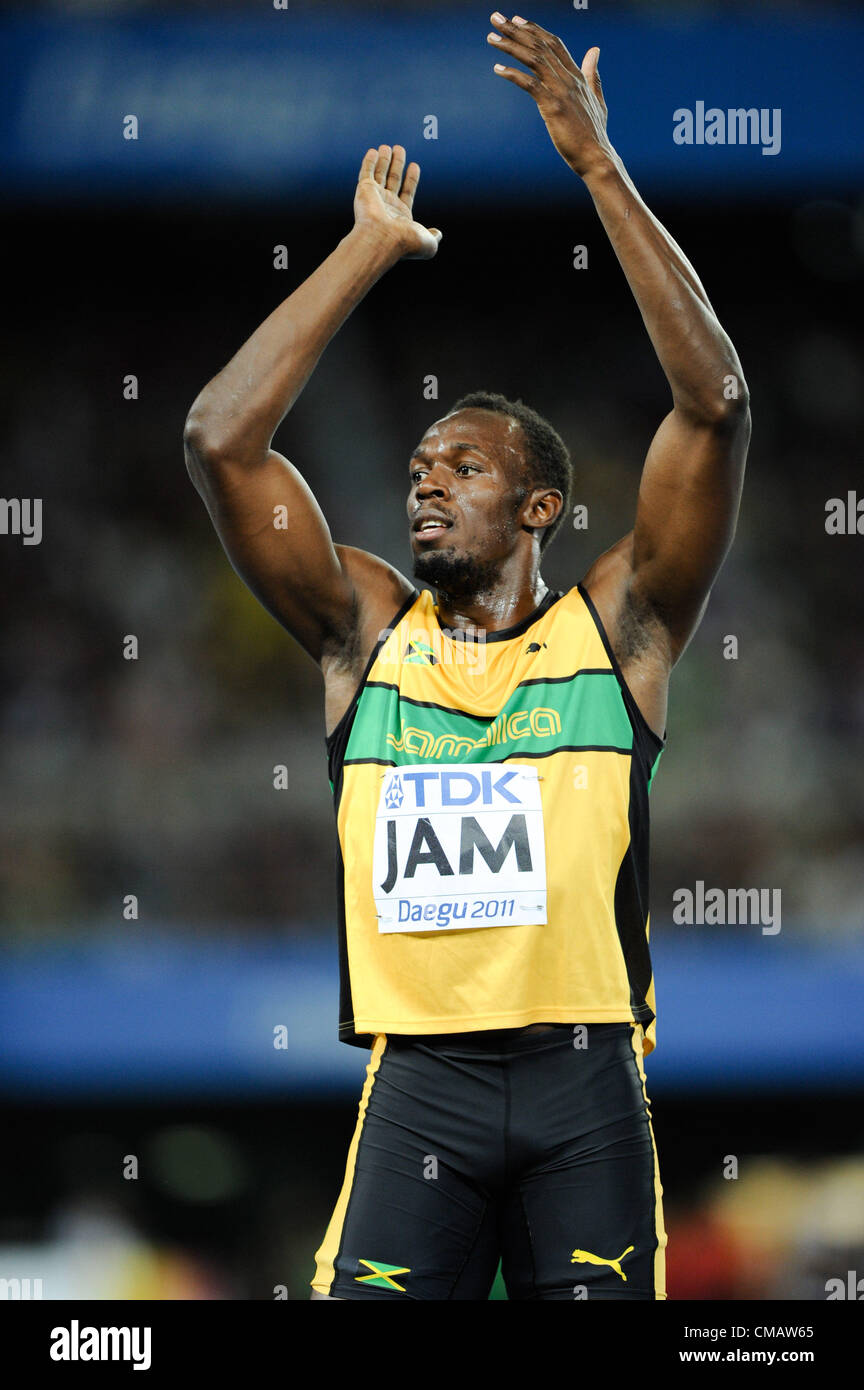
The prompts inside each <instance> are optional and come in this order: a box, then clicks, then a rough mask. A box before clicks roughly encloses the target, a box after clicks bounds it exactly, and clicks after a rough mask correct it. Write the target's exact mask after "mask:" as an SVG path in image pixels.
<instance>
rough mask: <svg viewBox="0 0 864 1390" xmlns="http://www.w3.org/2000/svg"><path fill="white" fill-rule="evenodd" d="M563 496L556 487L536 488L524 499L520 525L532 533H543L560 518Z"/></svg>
mask: <svg viewBox="0 0 864 1390" xmlns="http://www.w3.org/2000/svg"><path fill="white" fill-rule="evenodd" d="M563 506H564V494H563V493H562V492H559V490H558V488H557V487H543V488H541V487H536V488H532V490H531V492H529V493H528V496H527V497H526V498H525V501H524V503H523V506H522V524H523V525H524V526H527V527H528V528H529V530H532V531H545V530H546V527H547V526H551V525H552V523H553V522H554V521H555V520H556V519H557V518H558V517H559V516H560V514H561V508H562V507H563Z"/></svg>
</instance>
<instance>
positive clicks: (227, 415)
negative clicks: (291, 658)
mask: <svg viewBox="0 0 864 1390" xmlns="http://www.w3.org/2000/svg"><path fill="white" fill-rule="evenodd" d="M492 22H493V24H494V26H495V31H494V32H493V33H492V34H490V35H489V42H490V43H494V44H495V46H496V47H497V49H498V50H499V53H500V55H501V56H502V58H503V57H504V56H505V55H507V57H509V58H510V59H512V60H515V61H516V62H518V63H520V64H522V67H518V68H516V67H510V66H508V65H506V64H501V65H498V64H496V65H495V70H496V71H497V72H499V73H500V75H501V76H502V77H504V78H505V79H506V80H507V81H509V82H512V83H514V84H515V85H516V86H517V87H522V88H523V89H524V90H525V91H527V92H529V93H530V94H531V96H532V97H533V98H534V100H535V101H536V103H537V106H538V108H539V111H540V114H541V116H542V117H543V119H544V121H545V123H546V127H547V130H548V132H549V135H550V136H551V138H552V140H553V142H554V144H555V147H556V149H557V150H558V152H559V153H560V154H561V156H562V158H563V159H564V160H565V161H566V163H567V164H568V165H569V166H570V168H571V169H572V170H573V171H574V173H575V174H578V175H579V177H580V178H581V179H582V180H583V182H584V184H585V186H586V187H587V189H588V191H589V193H590V195H591V197H592V199H593V201H594V205H595V207H596V209H597V213H598V215H599V217H600V220H601V222H602V224H603V226H604V228H605V230H606V233H607V234H608V236H609V239H610V241H611V243H612V246H613V247H614V249H615V252H616V255H617V257H618V259H619V261H620V263H621V266H622V268H623V270H624V273H625V275H626V277H627V280H628V282H629V284H630V287H631V289H632V291H633V294H634V296H635V298H636V302H637V304H638V306H639V309H640V311H641V314H642V317H643V319H644V322H645V326H646V328H647V330H648V333H649V336H650V338H651V341H652V343H653V345H654V349H655V351H656V353H657V356H658V358H659V361H660V364H661V366H662V368H663V371H664V373H665V375H666V377H667V380H668V382H669V386H670V389H671V392H672V409H671V410H670V412H669V414H668V415H667V416H666V418H665V419H664V420H663V421H662V423H661V425H660V427H659V429H658V431H657V433H656V435H655V437H654V439H653V441H652V442H651V446H650V448H649V450H648V455H647V458H646V461H645V467H644V471H643V474H642V479H641V483H640V487H639V496H638V502H637V507H636V517H635V523H634V527H633V530H632V531H631V532H630V534H629V535H627V536H624V537H623V539H622V540H620V541H619V542H618V544H617V545H615V546H613V547H612V549H611V550H609V551H607V552H606V553H605V554H604V555H601V556H600V558H599V559H597V560H596V561H595V562H594V564H593V565H592V566H591V568H590V569H589V570H588V572H587V573H586V574H585V575H584V578H583V579H582V581H581V583H579V584H577V585H575V586H574V587H573V588H571V589H570V590H569V591H568V592H565V593H559V592H554V591H551V590H550V589H549V588H547V586H546V585H545V584H544V582H543V579H542V578H541V575H540V561H541V556H542V553H543V551H544V549H545V547H546V546H547V545H548V543H549V541H550V540H551V538H552V536H553V535H554V533H555V531H556V529H557V527H558V525H559V524H560V522H561V520H562V517H563V516H564V515H565V512H566V510H567V501H568V489H569V460H568V455H567V450H566V448H565V446H564V445H563V443H562V441H561V439H560V438H559V436H558V435H557V434H556V433H555V431H554V430H553V429H552V428H551V426H550V425H548V424H547V422H546V421H544V420H543V419H541V417H540V416H538V415H536V414H535V412H534V411H532V410H531V409H530V408H528V407H527V406H525V405H524V404H523V403H522V402H510V401H507V400H505V399H504V398H503V397H501V396H499V395H497V394H494V393H485V392H480V393H474V394H472V395H469V396H468V397H465V398H463V399H462V400H461V401H460V402H457V404H456V406H455V407H453V408H452V409H451V410H450V411H449V413H448V414H446V415H445V416H443V417H442V418H441V419H439V420H437V421H435V422H434V423H433V424H432V425H430V427H429V428H428V429H427V431H426V433H425V434H424V436H423V438H422V439H421V440H420V442H419V444H418V447H417V448H416V449H415V451H414V453H413V455H412V456H411V460H410V465H409V467H410V478H409V482H410V487H409V491H408V520H409V526H410V537H411V552H412V558H413V564H414V575H415V577H416V578H417V579H419V580H421V581H423V582H424V583H425V584H427V585H429V586H431V591H430V588H424V589H418V588H417V587H415V585H414V584H413V583H412V582H411V581H410V580H408V579H406V578H405V577H404V576H403V575H402V574H400V573H399V572H398V571H397V570H395V569H393V568H392V567H391V566H390V565H388V564H385V563H384V561H383V560H380V559H378V558H377V557H376V556H374V555H371V554H368V553H367V552H366V551H362V550H357V549H355V548H354V547H352V546H348V545H337V544H334V542H333V541H332V540H331V537H330V533H329V531H328V528H327V524H326V522H325V520H324V517H323V516H322V514H321V512H320V510H319V508H318V506H317V504H316V502H315V499H314V497H313V495H312V493H311V491H310V489H309V487H308V486H307V484H306V482H305V481H304V479H303V478H302V477H301V475H300V474H299V473H298V472H297V470H296V469H295V468H294V467H293V466H292V464H291V463H289V462H288V460H287V459H285V458H283V457H282V456H281V455H280V454H278V453H276V452H275V451H274V450H273V449H272V448H271V440H272V438H273V435H274V433H275V431H276V428H277V426H278V425H279V423H280V421H281V420H282V419H283V417H284V416H285V414H286V413H287V412H288V411H289V410H290V409H291V406H292V405H293V404H294V401H295V400H296V399H297V397H298V395H299V394H300V392H301V391H302V389H303V387H304V385H305V383H306V381H307V380H308V379H309V376H310V375H311V373H312V371H313V369H314V367H315V365H316V363H317V361H318V358H319V357H320V355H321V353H322V351H323V350H324V348H325V347H326V345H327V343H328V342H329V341H330V339H331V338H332V337H333V335H334V334H335V333H336V331H337V330H338V328H339V327H340V325H341V324H342V323H343V322H344V321H345V319H346V318H347V317H348V315H349V314H350V313H351V311H352V310H353V309H354V308H355V306H356V305H357V304H358V303H359V302H360V300H361V299H362V298H363V296H364V295H365V294H366V293H367V291H368V290H369V289H370V288H371V287H372V285H374V284H375V282H376V281H377V280H378V279H379V277H380V276H381V275H383V274H384V272H385V271H387V270H388V269H389V268H390V267H391V266H393V265H395V264H396V262H397V261H399V260H400V259H402V258H403V257H412V258H420V259H423V258H425V259H428V258H430V257H432V256H434V255H435V253H436V251H437V249H438V244H439V240H440V237H441V233H440V232H439V231H437V230H436V229H434V228H433V229H429V228H427V227H425V226H423V225H422V224H421V223H419V222H417V221H415V220H414V217H413V213H412V207H413V202H414V195H415V192H416V189H417V183H418V179H419V175H420V170H419V167H418V165H417V164H416V163H410V164H408V166H407V168H406V167H405V158H406V151H405V150H404V149H403V147H402V146H401V145H395V146H393V147H392V148H391V147H390V146H387V145H381V146H379V147H378V149H377V150H375V149H370V150H368V151H367V153H366V155H365V157H364V159H363V162H362V165H361V169H360V178H359V182H358V184H357V190H356V195H355V200H354V215H355V221H354V226H353V229H352V230H351V231H350V232H349V233H348V235H347V236H345V237H344V238H343V240H342V241H340V242H339V244H338V246H337V247H336V249H335V250H334V251H333V252H332V253H331V254H330V255H329V256H328V257H327V259H326V260H325V261H324V262H323V264H322V265H321V266H320V267H319V268H318V269H317V270H316V271H315V272H314V274H312V275H311V276H310V277H309V278H308V279H307V280H306V281H305V283H303V284H302V285H300V287H299V288H298V289H296V290H295V291H294V293H293V294H292V295H291V296H290V297H289V298H288V299H287V300H285V302H284V303H283V304H281V305H280V306H279V307H278V308H277V309H276V310H275V311H274V312H273V313H272V314H271V315H270V317H269V318H268V319H266V320H265V322H264V323H263V324H262V325H261V327H260V328H259V329H258V330H257V331H256V332H255V333H254V334H253V335H252V337H251V338H250V339H249V341H248V342H247V343H246V344H245V345H244V346H243V347H242V348H241V349H240V351H239V352H238V353H237V355H236V356H235V357H234V358H233V359H232V361H231V362H229V364H228V365H227V366H226V367H225V368H224V370H223V371H222V372H221V373H220V374H219V375H218V376H217V377H215V378H214V379H213V381H211V382H210V383H209V385H208V386H206V387H205V389H204V390H203V391H202V392H201V394H200V395H199V397H198V399H197V400H196V401H195V404H194V405H193V407H192V410H191V412H190V415H189V419H188V422H187V429H186V434H185V445H186V457H187V462H188V467H189V471H190V474H191V476H192V478H193V480H194V482H195V485H196V487H197V488H198V490H199V491H200V493H201V495H202V496H203V498H204V500H205V502H206V504H207V507H208V509H209V511H210V515H211V516H212V518H213V521H214V524H215V526H216V529H217V531H218V533H219V535H220V537H221V539H222V542H223V544H224V546H225V549H226V551H227V552H228V555H229V556H230V559H231V561H232V563H233V564H234V566H235V568H236V569H237V571H238V572H239V573H240V574H241V575H242V577H243V578H244V579H245V581H246V582H247V584H248V585H249V587H250V588H251V589H252V590H253V592H254V593H255V594H256V595H257V596H258V598H259V599H260V600H261V602H262V603H263V604H264V605H265V607H266V608H267V609H268V610H269V611H270V612H271V613H272V614H273V615H274V617H276V618H277V619H278V621H279V622H280V623H282V624H283V625H284V626H285V627H286V628H287V629H288V631H289V632H290V633H292V634H293V635H294V637H295V638H296V639H297V640H298V641H299V642H300V643H301V644H302V645H303V646H304V647H305V649H306V650H307V651H308V652H309V653H310V654H311V655H312V657H313V658H314V659H315V660H316V661H317V662H318V663H319V665H320V667H321V671H322V674H323V677H324V693H325V704H326V726H327V751H328V755H329V768H330V778H331V781H332V784H333V792H334V797H335V803H336V818H337V829H338V841H339V871H340V885H339V907H340V971H341V1003H340V1021H339V1034H340V1037H341V1038H342V1039H343V1040H344V1041H346V1042H349V1043H354V1044H357V1045H361V1046H366V1047H371V1059H370V1062H369V1065H368V1067H367V1079H366V1083H365V1086H364V1089H363V1094H362V1098H361V1101H360V1110H359V1117H358V1122H357V1128H356V1130H355V1133H354V1138H353V1140H352V1143H351V1147H350V1151H349V1155H348V1163H347V1168H346V1173H345V1181H344V1184H343V1187H342V1191H341V1195H340V1196H339V1198H338V1201H337V1203H336V1206H335V1209H334V1211H333V1215H332V1218H331V1220H330V1224H329V1227H328V1229H327V1232H326V1235H325V1237H324V1240H323V1243H322V1245H321V1248H320V1249H319V1251H318V1253H317V1257H316V1270H315V1274H314V1277H313V1279H312V1290H313V1292H312V1298H318V1299H325V1298H326V1299H331V1300H340V1299H358V1300H362V1299H385V1300H386V1299H390V1300H394V1299H396V1300H404V1299H405V1298H408V1299H419V1300H424V1299H431V1300H436V1299H457V1300H476V1299H486V1298H487V1297H488V1295H489V1290H490V1287H491V1285H492V1282H493V1279H494V1276H495V1272H496V1269H497V1266H498V1261H499V1259H500V1260H501V1262H502V1269H503V1275H504V1279H505V1282H506V1285H507V1290H508V1295H509V1297H510V1298H511V1299H544V1300H563V1299H574V1298H587V1299H628V1298H630V1299H662V1298H665V1296H666V1292H665V1275H664V1270H665V1245H666V1235H665V1232H664V1228H663V1215H662V1202H661V1193H662V1188H661V1186H660V1178H659V1172H658V1166H657V1157H656V1150H655V1147H654V1140H653V1134H652V1129H651V1117H650V1110H649V1107H648V1099H647V1095H646V1092H645V1075H644V1070H643V1066H642V1058H643V1055H644V1054H647V1053H648V1052H649V1051H650V1050H651V1049H652V1047H653V1046H654V988H653V979H652V971H651V963H650V958H649V951H648V929H649V920H648V790H649V787H650V783H651V779H652V777H653V774H654V770H655V768H656V765H657V760H658V758H659V756H660V753H661V750H662V748H663V746H664V740H665V729H666V696H667V687H668V681H669V674H670V672H671V670H672V667H673V666H674V665H675V662H676V661H677V660H678V657H679V656H680V655H681V653H682V652H683V650H684V648H685V646H686V645H687V643H688V641H689V640H690V638H691V637H692V635H693V633H694V632H695V630H696V628H697V626H698V624H699V621H700V619H701V616H702V614H703V612H704V609H705V605H706V602H707V599H708V595H709V592H710V589H711V586H712V584H713V582H714V579H715V577H716V575H717V573H718V570H719V568H720V565H721V564H722V562H723V559H724V557H725V555H726V552H727V551H728V549H729V546H730V544H731V542H732V537H733V535H734V531H735V524H736V517H737V511H738V502H739V496H740V490H741V483H742V477H743V471H744V462H745V457H746V453H747V446H748V441H749V434H750V419H749V409H748V402H747V390H746V386H745V383H744V378H743V374H742V371H741V366H740V364H739V361H738V357H737V355H736V353H735V350H734V348H733V347H732V344H731V343H730V341H729V339H728V337H727V336H726V334H725V333H724V331H723V329H722V328H721V326H720V324H719V323H718V321H717V317H716V315H715V313H714V310H713V309H712V307H711V305H710V303H709V301H708V298H707V296H706V294H705V291H704V290H703V288H702V285H701V284H700V282H699V280H698V278H697V276H696V273H695V271H694V270H693V268H692V266H691V265H690V264H689V262H688V261H687V260H686V259H685V257H684V255H683V253H682V252H681V250H680V249H679V247H678V246H677V245H676V243H675V242H674V241H673V240H672V238H671V237H670V236H669V235H668V233H667V232H666V231H665V230H664V228H663V227H662V226H661V225H660V223H659V222H658V221H657V219H656V218H655V217H654V216H653V215H652V213H651V212H649V210H648V208H647V207H646V206H645V204H644V203H643V202H642V200H641V198H640V197H639V194H638V193H637V192H636V190H635V188H634V187H633V184H632V182H631V181H630V179H629V177H628V175H627V173H626V171H625V169H624V166H623V164H622V162H621V160H620V158H619V156H618V155H617V153H616V151H615V150H614V149H613V147H612V145H611V144H610V142H609V139H608V137H607V134H606V104H605V101H604V99H603V93H602V90H601V85H600V79H599V77H598V75H597V60H598V57H599V50H598V49H596V48H592V49H590V50H589V52H588V53H587V54H586V56H585V59H584V61H583V63H582V67H581V68H579V67H577V65H576V63H575V62H574V61H573V59H572V58H571V56H570V54H569V53H568V51H567V49H566V48H565V47H564V45H563V43H562V42H561V40H560V39H558V38H556V37H555V36H554V35H553V34H550V33H547V32H546V30H544V29H541V28H540V27H539V26H538V25H536V24H533V23H531V22H529V21H526V20H524V19H522V18H521V17H519V16H518V15H514V16H513V18H512V19H511V20H506V19H505V18H504V17H503V16H501V15H498V14H493V16H492ZM523 68H525V69H527V71H523ZM520 278H530V267H526V268H525V270H524V271H523V273H522V275H521V276H520ZM412 442H413V441H412ZM277 517H278V518H279V521H278V523H277V524H274V519H275V518H277ZM433 592H434V597H433Z"/></svg>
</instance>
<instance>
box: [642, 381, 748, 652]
mask: <svg viewBox="0 0 864 1390" xmlns="http://www.w3.org/2000/svg"><path fill="white" fill-rule="evenodd" d="M749 439H750V415H749V410H748V409H747V407H746V405H744V406H743V407H742V408H740V409H739V408H732V409H730V410H729V412H728V413H727V414H726V415H725V416H724V418H723V419H722V420H718V421H714V422H711V423H707V422H702V423H696V422H694V421H693V420H691V419H689V418H688V417H686V416H683V415H681V414H680V413H678V412H676V411H674V410H673V411H672V412H670V414H669V415H667V416H666V419H665V420H664V421H663V423H662V424H661V426H660V428H659V430H658V431H657V433H656V435H655V436H654V439H653V441H652V443H651V447H650V449H649V451H648V456H647V458H646V460H645V467H644V470H643V473H642V479H641V482H640V485H639V500H638V504H637V508H636V521H635V525H634V528H633V541H632V558H631V565H632V577H631V588H632V593H633V596H634V600H636V601H637V602H638V603H640V604H644V605H646V606H647V607H650V609H651V610H653V612H654V613H655V614H656V615H657V616H658V618H659V619H660V620H661V621H662V622H663V624H664V626H665V627H666V628H667V630H668V632H669V634H670V637H671V639H672V649H673V654H674V655H675V658H676V659H677V655H678V654H680V652H681V651H682V650H683V648H684V646H686V644H687V642H688V641H689V639H690V637H691V636H692V634H693V632H694V631H695V629H696V627H697V625H698V623H699V619H700V618H701V615H702V612H703V610H704V607H705V603H706V601H707V599H708V595H709V593H710V591H711V586H712V584H713V583H714V580H715V579H716V577H717V573H718V571H719V569H720V566H721V565H722V563H723V560H724V559H725V557H726V554H727V552H728V550H729V547H730V545H731V544H732V540H733V537H734V535H735V526H736V523H737V519H738V507H739V503H740V498H741V486H742V482H743V477H744V464H745V460H746V456H747V446H748V443H749Z"/></svg>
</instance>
